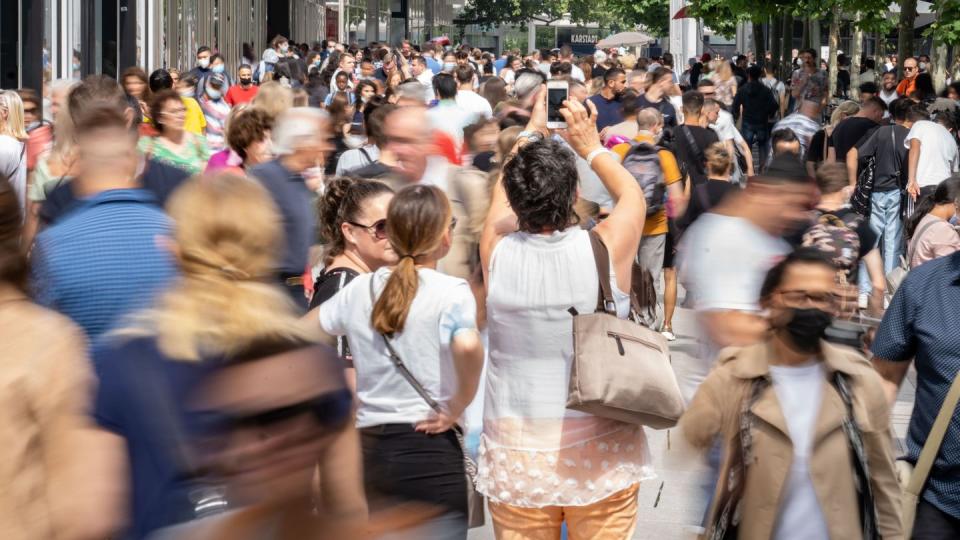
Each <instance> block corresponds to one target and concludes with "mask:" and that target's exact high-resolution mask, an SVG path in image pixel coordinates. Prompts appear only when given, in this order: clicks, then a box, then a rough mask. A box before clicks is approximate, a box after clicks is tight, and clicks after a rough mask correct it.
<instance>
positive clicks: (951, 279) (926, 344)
mask: <svg viewBox="0 0 960 540" xmlns="http://www.w3.org/2000/svg"><path fill="white" fill-rule="evenodd" d="M958 319H960V253H955V254H953V255H947V256H946V257H941V258H939V259H934V260H932V261H930V262H928V263H925V264H924V265H923V266H920V267H919V268H915V269H914V270H913V271H911V272H910V274H908V275H907V279H906V280H904V282H903V285H901V286H900V288H899V289H898V290H897V293H896V294H895V295H894V297H893V301H892V302H890V308H889V309H888V310H887V312H886V313H885V314H884V317H883V322H881V323H880V328H879V329H878V330H877V336H876V339H875V340H874V342H873V354H874V355H875V356H876V357H877V358H882V359H884V360H889V361H893V362H909V361H910V360H911V359H912V360H913V361H914V364H915V367H916V368H917V391H916V401H915V403H914V406H913V414H912V415H911V416H910V428H909V430H908V432H907V455H906V459H907V460H908V461H910V462H911V463H916V462H917V459H918V458H919V456H920V450H921V449H922V448H923V445H924V443H925V442H926V441H927V435H928V434H929V433H930V429H931V428H932V427H933V421H934V419H936V417H937V414H938V413H939V412H940V407H941V406H942V405H943V402H944V400H945V399H946V397H947V392H949V390H950V385H951V384H952V383H953V379H954V378H955V377H956V376H957V373H958V371H960V332H957V320H958ZM922 497H923V499H924V500H925V501H927V502H929V503H930V504H932V505H933V506H935V507H937V508H939V509H940V510H941V511H943V512H945V513H946V514H949V515H950V516H952V517H953V518H954V519H960V414H958V412H957V411H954V412H953V418H952V420H951V421H950V424H949V425H948V426H947V432H946V434H945V435H944V437H943V443H942V445H941V446H940V452H939V453H938V454H937V457H936V459H935V460H934V463H933V468H932V469H931V470H930V477H929V480H928V481H927V485H926V488H925V489H924V491H923V495H922Z"/></svg>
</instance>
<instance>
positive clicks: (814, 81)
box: [790, 68, 827, 106]
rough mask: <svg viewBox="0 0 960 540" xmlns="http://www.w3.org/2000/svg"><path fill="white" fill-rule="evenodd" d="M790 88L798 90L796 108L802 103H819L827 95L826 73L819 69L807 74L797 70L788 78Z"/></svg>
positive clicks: (803, 70) (802, 70)
mask: <svg viewBox="0 0 960 540" xmlns="http://www.w3.org/2000/svg"><path fill="white" fill-rule="evenodd" d="M790 88H791V89H795V88H800V95H799V96H797V104H798V106H799V104H800V103H801V102H803V101H815V102H817V103H820V102H821V101H823V98H824V96H826V95H827V73H826V72H825V71H823V70H820V69H818V70H817V71H816V72H814V73H808V72H807V71H806V70H805V69H803V68H801V69H798V70H796V71H794V72H793V76H792V77H790Z"/></svg>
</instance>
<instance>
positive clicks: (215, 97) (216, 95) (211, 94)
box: [207, 88, 222, 101]
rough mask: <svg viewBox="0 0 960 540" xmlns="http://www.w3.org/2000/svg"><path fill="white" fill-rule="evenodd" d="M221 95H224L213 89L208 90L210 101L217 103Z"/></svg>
mask: <svg viewBox="0 0 960 540" xmlns="http://www.w3.org/2000/svg"><path fill="white" fill-rule="evenodd" d="M221 95H222V94H221V93H220V91H219V90H214V89H213V88H207V97H209V98H210V99H212V100H214V101H216V100H218V99H220V96H221Z"/></svg>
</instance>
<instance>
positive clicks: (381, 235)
mask: <svg viewBox="0 0 960 540" xmlns="http://www.w3.org/2000/svg"><path fill="white" fill-rule="evenodd" d="M347 223H348V224H350V225H353V226H354V227H360V228H361V229H365V230H366V231H367V232H368V233H370V234H371V235H372V236H373V237H374V238H376V239H377V240H386V239H387V220H385V219H380V220H377V221H375V222H374V223H373V225H364V224H362V223H356V222H354V221H348V222H347Z"/></svg>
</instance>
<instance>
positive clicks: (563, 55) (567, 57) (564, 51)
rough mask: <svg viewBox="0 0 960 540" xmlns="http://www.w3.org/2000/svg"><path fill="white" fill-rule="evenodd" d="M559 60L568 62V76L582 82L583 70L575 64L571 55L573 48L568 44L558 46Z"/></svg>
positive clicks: (583, 79) (583, 78) (584, 78)
mask: <svg viewBox="0 0 960 540" xmlns="http://www.w3.org/2000/svg"><path fill="white" fill-rule="evenodd" d="M560 61H561V62H568V63H569V64H570V78H572V79H574V80H576V81H580V82H584V81H586V77H584V75H583V70H582V69H580V66H578V65H577V62H576V59H575V58H574V57H573V48H572V47H570V46H569V45H564V46H563V47H560Z"/></svg>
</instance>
